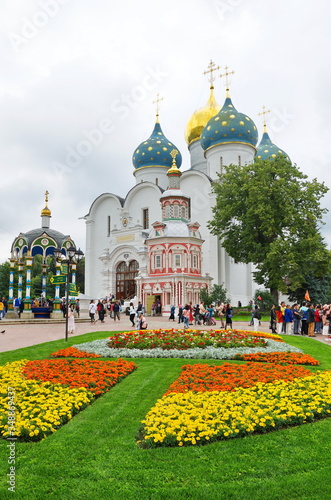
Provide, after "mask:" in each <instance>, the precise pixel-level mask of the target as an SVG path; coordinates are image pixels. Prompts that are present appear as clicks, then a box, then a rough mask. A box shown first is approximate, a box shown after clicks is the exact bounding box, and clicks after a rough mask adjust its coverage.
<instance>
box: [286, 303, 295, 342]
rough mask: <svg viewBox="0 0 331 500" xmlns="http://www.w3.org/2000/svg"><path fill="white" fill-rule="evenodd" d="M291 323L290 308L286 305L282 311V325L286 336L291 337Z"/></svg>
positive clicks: (291, 312)
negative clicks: (283, 324)
mask: <svg viewBox="0 0 331 500" xmlns="http://www.w3.org/2000/svg"><path fill="white" fill-rule="evenodd" d="M292 322H293V311H292V309H291V306H290V305H289V304H287V306H286V307H285V309H284V323H285V333H286V335H291V333H292Z"/></svg>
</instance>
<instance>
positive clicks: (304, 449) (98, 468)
mask: <svg viewBox="0 0 331 500" xmlns="http://www.w3.org/2000/svg"><path fill="white" fill-rule="evenodd" d="M103 337H105V332H97V333H93V334H86V335H82V336H80V337H76V338H74V339H70V340H69V342H68V343H65V341H55V342H49V343H46V344H40V345H38V346H33V347H29V348H24V349H19V350H16V351H11V352H8V353H2V354H0V363H1V364H4V363H5V362H7V361H13V360H17V359H22V358H27V359H41V358H44V357H48V356H49V355H50V353H51V352H54V351H55V350H58V349H61V348H63V347H65V346H68V344H69V345H72V344H74V343H78V342H83V341H87V340H92V339H95V338H103ZM286 341H288V342H289V343H291V344H293V345H296V346H298V347H301V348H303V349H304V351H305V352H306V353H308V354H311V355H312V356H314V357H316V358H317V359H319V360H320V361H321V366H320V367H319V369H323V370H325V369H331V348H330V347H329V346H327V345H324V344H322V343H320V342H318V341H316V340H314V339H307V338H303V337H286ZM135 361H136V363H137V364H138V366H139V368H138V370H136V371H135V372H134V373H132V374H131V375H129V376H128V377H127V378H126V379H124V380H123V381H122V382H121V383H120V384H118V385H117V386H115V387H114V388H112V389H111V390H110V391H109V392H108V393H107V394H105V395H104V396H102V397H101V398H99V399H98V400H97V401H96V402H95V403H93V404H92V405H91V406H90V407H88V408H87V409H86V410H84V411H83V412H81V413H80V414H79V415H77V416H75V417H74V418H73V420H72V421H70V422H69V423H68V424H67V425H65V426H63V427H62V428H61V429H60V430H58V431H57V432H56V433H54V434H53V435H52V436H50V437H48V438H47V439H45V440H43V441H41V442H39V443H17V445H16V458H17V464H16V465H17V471H16V495H17V498H19V499H31V500H32V499H34V500H38V499H44V498H47V499H70V500H71V499H72V500H75V499H84V500H85V499H86V500H89V499H91V500H92V499H93V500H95V499H96V500H99V499H100V500H103V499H115V500H117V499H119V500H121V499H135V500H137V499H138V500H140V499H142V500H145V499H146V500H147V499H153V500H159V499H160V500H161V499H167V500H168V499H176V500H177V499H179V500H181V499H199V500H200V499H207V500H208V499H213V500H214V499H216V500H218V499H225V500H229V499H235V500H238V499H239V500H241V499H243V500H246V499H247V500H260V499H261V500H278V499H281V500H284V499H286V500H292V499H293V500H294V499H301V500H314V499H316V500H324V499H325V500H326V499H328V498H330V496H331V478H330V472H329V470H330V466H331V454H330V440H331V428H330V419H325V420H320V421H317V422H314V423H310V424H305V425H303V426H300V427H292V428H288V429H283V430H281V431H276V432H272V433H269V434H264V435H255V436H248V437H245V438H243V439H232V440H228V441H221V442H218V443H213V444H210V445H207V446H201V447H193V446H192V447H187V448H156V449H148V450H142V449H140V448H138V446H137V445H136V442H135V437H136V435H137V432H138V430H139V427H140V421H141V420H142V419H143V418H144V416H145V415H146V413H147V412H148V410H149V409H150V408H151V406H152V405H153V404H154V403H155V401H156V399H158V398H159V397H161V396H162V394H163V393H164V392H165V391H166V389H167V388H168V386H169V384H170V383H171V382H172V381H173V380H174V379H175V378H176V377H177V376H178V375H179V373H180V368H181V366H182V365H183V364H185V363H187V362H191V363H197V362H199V360H191V361H186V360H176V359H137V360H135ZM203 362H205V361H203ZM214 362H215V361H214ZM312 370H315V368H312ZM6 445H7V442H5V441H2V442H1V447H0V452H1V463H2V464H4V466H3V467H1V470H2V471H3V472H2V477H1V488H0V498H1V499H7V498H12V495H13V493H11V492H8V491H7V485H6V477H5V474H6V473H7V472H8V468H9V466H8V465H7V457H8V449H7V447H6ZM6 469H7V470H6Z"/></svg>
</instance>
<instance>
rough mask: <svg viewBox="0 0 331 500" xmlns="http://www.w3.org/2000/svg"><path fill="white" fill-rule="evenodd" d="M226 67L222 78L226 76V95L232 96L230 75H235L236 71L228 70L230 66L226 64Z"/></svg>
mask: <svg viewBox="0 0 331 500" xmlns="http://www.w3.org/2000/svg"><path fill="white" fill-rule="evenodd" d="M224 69H225V73H223V75H220V78H223V77H224V76H225V87H226V97H230V93H229V86H230V82H229V75H234V71H228V69H229V66H225V68H224Z"/></svg>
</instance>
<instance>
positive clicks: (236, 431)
mask: <svg viewBox="0 0 331 500" xmlns="http://www.w3.org/2000/svg"><path fill="white" fill-rule="evenodd" d="M199 366H203V365H198V367H199ZM231 366H232V365H231ZM239 366H245V365H239ZM213 368H215V367H213ZM285 368H286V371H287V369H289V370H293V368H294V367H293V366H288V367H284V366H282V367H280V366H278V370H281V369H283V370H284V372H285ZM296 368H298V367H296ZM260 369H261V370H262V369H263V365H260V366H259V367H258V366H256V367H254V369H253V372H255V375H256V374H257V373H258V372H259V370H260ZM190 370H192V371H191V377H190V381H189V384H188V387H190V386H191V387H192V386H193V387H194V386H195V384H196V383H197V384H199V383H200V381H201V380H200V379H199V377H198V378H195V377H194V367H192V366H190ZM197 370H198V372H197V373H198V374H199V371H201V368H198V369H197ZM301 370H304V371H303V372H302V375H303V377H304V378H295V379H294V380H279V379H278V380H274V381H273V382H269V383H268V382H267V383H265V382H257V383H255V385H253V386H252V387H240V383H242V381H243V379H241V382H240V380H239V381H238V384H237V387H236V388H235V390H233V389H234V385H235V384H234V383H233V380H231V382H230V390H221V391H219V390H218V391H215V390H209V389H208V388H207V387H205V388H204V389H203V390H202V391H201V390H198V391H197V389H196V387H194V389H195V390H194V391H193V390H187V392H180V393H178V392H170V393H168V394H166V395H165V396H163V397H162V398H161V399H159V400H158V401H157V402H156V404H155V406H154V407H153V408H152V409H151V410H150V411H149V413H148V414H147V415H146V417H145V419H144V420H143V421H142V424H143V428H142V431H141V435H140V439H139V441H138V443H139V444H140V445H141V446H143V447H154V446H160V445H161V446H176V445H178V446H184V445H196V444H203V443H208V442H212V441H216V440H219V439H226V438H232V437H239V436H245V435H247V434H251V433H254V432H267V431H269V430H274V429H277V428H281V427H284V426H289V425H298V424H303V423H305V422H310V421H313V420H315V419H318V418H321V417H324V416H329V415H330V413H331V394H330V389H329V388H330V384H331V372H318V373H316V374H314V375H309V376H307V375H304V373H306V372H308V370H305V369H304V368H301ZM260 373H262V371H261V372H260ZM290 373H291V372H290V371H289V374H290ZM294 373H295V372H292V375H293V374H294ZM308 373H309V372H308ZM246 376H248V378H249V375H247V371H246ZM285 376H286V375H285ZM258 378H259V377H258ZM283 378H284V377H283ZM251 380H252V381H253V379H252V378H251ZM176 382H177V381H176ZM176 382H175V384H176ZM238 385H239V387H238ZM225 386H226V382H225V385H224V386H223V388H224V387H225ZM198 387H200V386H199V385H198Z"/></svg>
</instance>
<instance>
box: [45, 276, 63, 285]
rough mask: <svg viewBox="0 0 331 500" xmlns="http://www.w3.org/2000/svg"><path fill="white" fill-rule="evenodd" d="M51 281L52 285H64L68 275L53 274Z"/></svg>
mask: <svg viewBox="0 0 331 500" xmlns="http://www.w3.org/2000/svg"><path fill="white" fill-rule="evenodd" d="M49 281H50V282H51V283H52V285H62V284H63V283H65V282H66V281H67V277H66V276H65V275H64V274H58V275H56V276H52V277H51V278H50V280H49Z"/></svg>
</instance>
